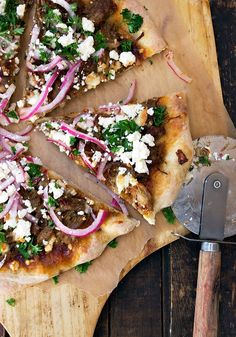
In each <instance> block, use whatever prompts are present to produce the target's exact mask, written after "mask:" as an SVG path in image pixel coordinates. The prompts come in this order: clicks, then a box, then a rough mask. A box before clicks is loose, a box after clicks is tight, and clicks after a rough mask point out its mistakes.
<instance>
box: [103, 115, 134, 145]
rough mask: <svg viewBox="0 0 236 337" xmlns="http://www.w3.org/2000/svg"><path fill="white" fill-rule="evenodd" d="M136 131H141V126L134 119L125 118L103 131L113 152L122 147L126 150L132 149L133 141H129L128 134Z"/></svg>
mask: <svg viewBox="0 0 236 337" xmlns="http://www.w3.org/2000/svg"><path fill="white" fill-rule="evenodd" d="M135 131H140V126H138V125H137V124H136V123H135V121H134V120H131V121H129V120H127V119H125V120H121V121H119V122H117V123H115V124H113V125H111V126H110V127H109V128H107V129H106V130H105V131H104V132H103V137H104V139H105V140H106V141H107V142H108V144H109V147H110V149H111V151H112V152H118V151H119V150H120V148H121V147H123V148H124V149H125V151H132V143H130V142H129V141H128V139H127V135H128V134H131V133H134V132H135Z"/></svg>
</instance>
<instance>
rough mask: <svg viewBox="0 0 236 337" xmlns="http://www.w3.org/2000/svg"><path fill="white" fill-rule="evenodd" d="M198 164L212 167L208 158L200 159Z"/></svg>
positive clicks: (202, 157)
mask: <svg viewBox="0 0 236 337" xmlns="http://www.w3.org/2000/svg"><path fill="white" fill-rule="evenodd" d="M196 164H202V165H203V166H211V161H210V159H209V158H208V156H200V157H198V162H197V163H196Z"/></svg>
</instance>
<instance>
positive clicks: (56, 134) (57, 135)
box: [49, 130, 71, 152]
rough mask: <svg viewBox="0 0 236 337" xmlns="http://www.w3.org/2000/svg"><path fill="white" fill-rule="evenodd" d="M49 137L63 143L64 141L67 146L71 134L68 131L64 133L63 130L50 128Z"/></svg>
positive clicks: (62, 149)
mask: <svg viewBox="0 0 236 337" xmlns="http://www.w3.org/2000/svg"><path fill="white" fill-rule="evenodd" d="M49 138H52V139H54V140H56V141H57V140H60V141H62V142H63V143H65V144H66V145H67V146H70V139H71V136H70V134H68V133H64V132H63V131H56V130H51V131H50V134H49ZM60 150H61V151H62V152H64V151H65V149H64V148H63V147H60Z"/></svg>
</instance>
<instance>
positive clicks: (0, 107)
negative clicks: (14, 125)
mask: <svg viewBox="0 0 236 337" xmlns="http://www.w3.org/2000/svg"><path fill="white" fill-rule="evenodd" d="M15 90H16V86H15V85H14V84H11V85H10V86H9V88H8V89H7V91H6V92H5V93H4V94H2V96H1V98H2V101H1V102H0V114H3V111H4V109H5V108H6V106H7V104H8V102H9V100H10V98H11V96H12V95H13V93H14V92H15ZM5 117H6V118H7V116H5ZM8 121H9V119H8Z"/></svg>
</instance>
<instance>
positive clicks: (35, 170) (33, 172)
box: [27, 163, 41, 178]
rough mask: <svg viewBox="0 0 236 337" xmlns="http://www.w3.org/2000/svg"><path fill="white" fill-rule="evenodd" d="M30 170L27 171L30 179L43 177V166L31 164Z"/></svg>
mask: <svg viewBox="0 0 236 337" xmlns="http://www.w3.org/2000/svg"><path fill="white" fill-rule="evenodd" d="M28 167H29V170H28V171H27V173H28V175H29V176H30V178H37V177H40V176H41V165H38V164H34V163H29V164H28Z"/></svg>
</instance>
